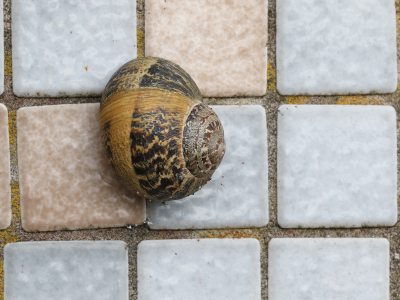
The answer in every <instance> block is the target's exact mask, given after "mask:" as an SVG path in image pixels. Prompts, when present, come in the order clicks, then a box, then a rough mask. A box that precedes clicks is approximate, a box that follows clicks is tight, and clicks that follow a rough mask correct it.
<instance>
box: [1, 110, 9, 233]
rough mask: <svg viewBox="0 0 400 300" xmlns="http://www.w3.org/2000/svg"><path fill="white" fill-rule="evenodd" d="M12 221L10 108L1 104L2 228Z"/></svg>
mask: <svg viewBox="0 0 400 300" xmlns="http://www.w3.org/2000/svg"><path fill="white" fill-rule="evenodd" d="M10 223H11V187H10V150H9V137H8V110H7V107H5V106H4V105H3V104H0V229H5V228H7V227H8V226H9V225H10Z"/></svg>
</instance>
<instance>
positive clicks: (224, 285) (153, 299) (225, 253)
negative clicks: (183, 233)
mask: <svg viewBox="0 0 400 300" xmlns="http://www.w3.org/2000/svg"><path fill="white" fill-rule="evenodd" d="M138 281H139V282H138V300H159V299H175V300H184V299H192V300H200V299H231V300H242V299H248V300H259V299H261V293H260V292H261V290H260V289H261V280H260V244H259V242H258V241H257V240H255V239H240V240H231V239H226V240H218V239H199V240H197V239H192V240H169V241H168V240H166V241H144V242H141V243H140V244H139V247H138Z"/></svg>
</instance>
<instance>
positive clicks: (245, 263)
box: [6, 239, 261, 300]
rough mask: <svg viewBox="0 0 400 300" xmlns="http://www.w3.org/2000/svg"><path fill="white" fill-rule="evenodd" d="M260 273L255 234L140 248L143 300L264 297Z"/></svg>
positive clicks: (140, 297) (253, 299)
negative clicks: (239, 237) (251, 236)
mask: <svg viewBox="0 0 400 300" xmlns="http://www.w3.org/2000/svg"><path fill="white" fill-rule="evenodd" d="M260 274H261V270H260V244H259V242H258V241H257V240H255V239H236V240H232V239H200V240H163V241H144V242H141V243H140V244H139V248H138V300H159V299H174V300H186V299H191V300H200V299H230V300H243V299H247V300H260V299H261V277H260ZM6 300H7V299H6Z"/></svg>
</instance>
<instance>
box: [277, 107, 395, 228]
mask: <svg viewBox="0 0 400 300" xmlns="http://www.w3.org/2000/svg"><path fill="white" fill-rule="evenodd" d="M396 222H397V135H396V113H395V110H394V109H393V107H391V106H340V105H338V106H331V105H321V106H318V105H284V106H281V107H280V108H279V112H278V223H279V225H280V226H282V227H285V228H293V227H366V226H392V225H394V224H395V223H396Z"/></svg>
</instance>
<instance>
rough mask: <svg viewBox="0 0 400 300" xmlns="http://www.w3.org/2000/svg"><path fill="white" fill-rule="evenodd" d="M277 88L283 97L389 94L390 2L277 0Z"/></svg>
mask: <svg viewBox="0 0 400 300" xmlns="http://www.w3.org/2000/svg"><path fill="white" fill-rule="evenodd" d="M276 20H277V38H276V57H277V75H278V77H277V89H278V91H279V93H281V94H284V95H298V94H311V95H334V94H350V93H351V94H368V93H372V94H375V93H393V92H394V91H395V90H396V88H397V60H396V10H395V1H393V0H358V1H331V0H277V18H276Z"/></svg>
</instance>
